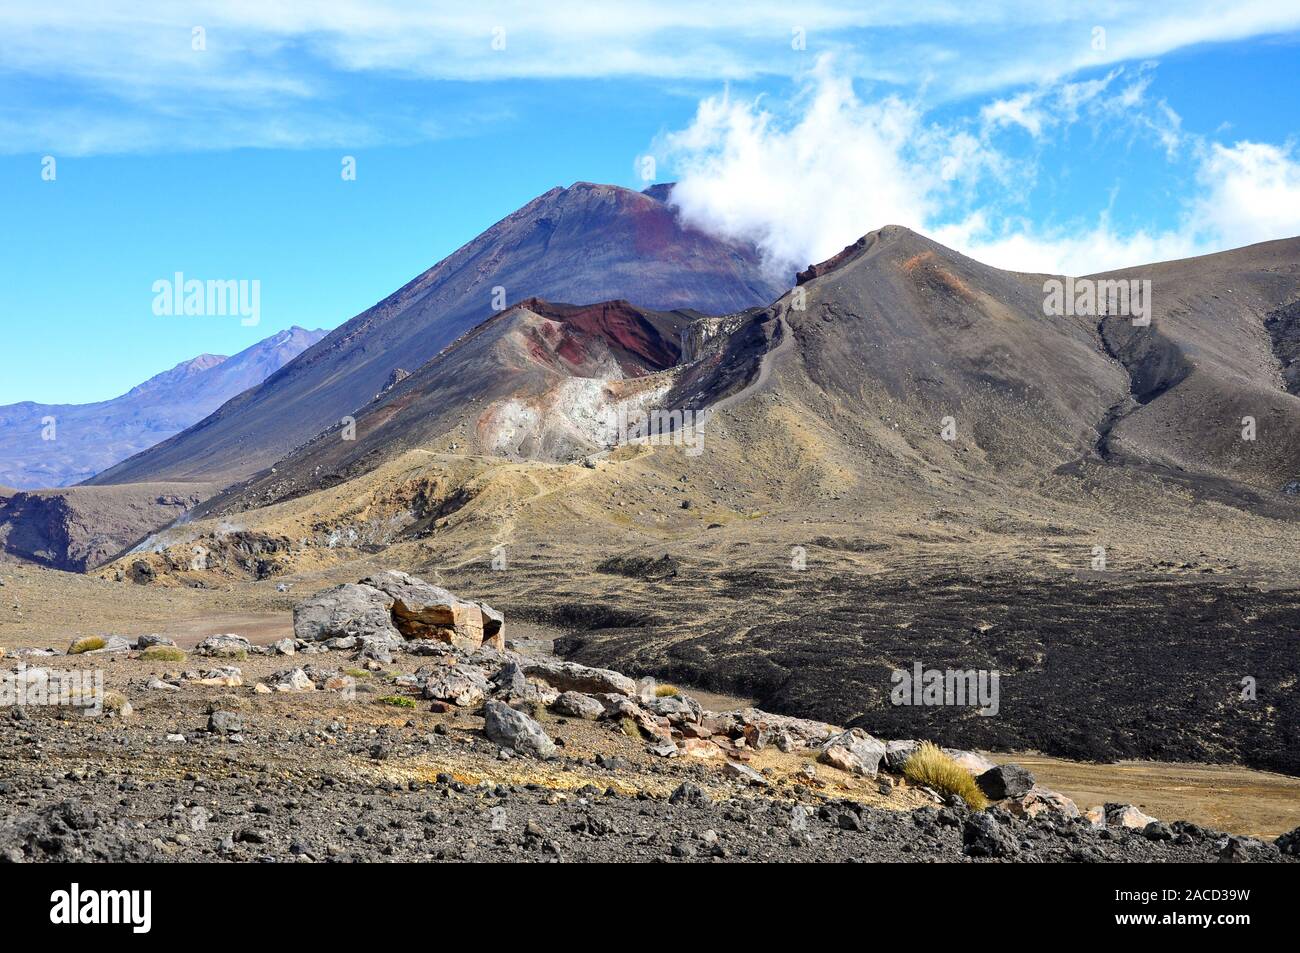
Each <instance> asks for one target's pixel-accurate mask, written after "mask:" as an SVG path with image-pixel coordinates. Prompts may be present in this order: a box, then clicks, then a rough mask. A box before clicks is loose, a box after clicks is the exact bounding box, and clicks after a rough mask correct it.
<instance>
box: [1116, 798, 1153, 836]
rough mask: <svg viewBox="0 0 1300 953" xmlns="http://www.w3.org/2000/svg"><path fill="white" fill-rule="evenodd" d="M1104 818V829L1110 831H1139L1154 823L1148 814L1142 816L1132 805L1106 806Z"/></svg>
mask: <svg viewBox="0 0 1300 953" xmlns="http://www.w3.org/2000/svg"><path fill="white" fill-rule="evenodd" d="M1105 816H1106V827H1108V828H1112V829H1115V828H1120V827H1127V828H1129V829H1130V830H1135V831H1140V830H1143V829H1145V828H1146V826H1147V825H1148V824H1150V823H1152V822H1153V821H1155V818H1154V817H1152V816H1151V815H1150V814H1143V813H1142V812H1141V811H1140V810H1138V809H1137V808H1136V807H1134V806H1133V805H1132V804H1107V805H1106V807H1105Z"/></svg>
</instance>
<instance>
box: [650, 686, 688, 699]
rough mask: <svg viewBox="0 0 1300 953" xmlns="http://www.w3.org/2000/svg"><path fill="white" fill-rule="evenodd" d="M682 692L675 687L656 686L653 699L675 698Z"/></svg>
mask: <svg viewBox="0 0 1300 953" xmlns="http://www.w3.org/2000/svg"><path fill="white" fill-rule="evenodd" d="M681 693H682V690H681V689H680V688H678V687H677V686H676V685H656V686H655V698H676V697H677V696H679V695H681Z"/></svg>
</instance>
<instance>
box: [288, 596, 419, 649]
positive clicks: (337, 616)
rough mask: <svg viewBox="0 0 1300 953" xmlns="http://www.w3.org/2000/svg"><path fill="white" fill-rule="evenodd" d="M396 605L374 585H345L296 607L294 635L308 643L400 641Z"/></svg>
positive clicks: (304, 601)
mask: <svg viewBox="0 0 1300 953" xmlns="http://www.w3.org/2000/svg"><path fill="white" fill-rule="evenodd" d="M392 605H393V600H392V597H391V596H388V595H387V594H385V593H383V592H381V591H380V590H378V589H376V588H375V587H374V586H367V585H364V584H363V585H355V584H353V583H344V584H343V585H341V586H334V587H333V588H332V589H326V590H324V591H322V592H318V593H316V594H315V595H314V596H311V597H310V598H308V599H305V600H303V601H302V602H300V603H298V604H297V605H296V606H294V609H293V634H294V635H295V636H296V637H298V638H299V639H302V640H303V641H304V642H324V641H326V640H328V639H347V638H378V639H382V640H384V641H390V642H400V641H402V637H401V635H400V633H398V631H397V629H396V628H394V627H393V620H392V614H391V611H390V610H391V608H392Z"/></svg>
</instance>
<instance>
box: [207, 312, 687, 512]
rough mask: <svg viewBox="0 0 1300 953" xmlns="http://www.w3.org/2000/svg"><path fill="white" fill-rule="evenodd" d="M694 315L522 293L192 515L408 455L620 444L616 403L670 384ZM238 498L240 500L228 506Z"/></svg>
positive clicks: (499, 453) (655, 393) (295, 491)
mask: <svg viewBox="0 0 1300 953" xmlns="http://www.w3.org/2000/svg"><path fill="white" fill-rule="evenodd" d="M704 319H706V316H705V315H703V314H701V313H699V312H698V311H685V310H678V311H652V310H649V309H644V308H638V307H636V306H634V305H632V304H629V303H628V302H626V301H606V302H600V303H597V304H592V305H570V304H557V303H552V302H548V301H545V300H543V299H541V298H528V299H526V300H524V301H521V302H519V303H518V304H516V305H513V306H511V307H509V308H507V309H505V310H504V311H502V312H500V313H499V314H496V315H494V316H492V317H491V318H489V319H488V320H486V321H484V322H483V323H482V324H480V325H479V326H478V327H476V328H474V329H473V330H472V331H469V332H467V333H466V334H464V335H462V336H461V337H460V338H459V339H457V340H456V341H455V342H454V343H453V344H451V345H450V346H449V347H447V348H446V349H444V350H443V351H442V352H441V353H440V354H438V355H437V356H436V357H435V358H433V359H432V360H431V361H429V362H427V363H426V364H424V365H423V366H422V367H420V368H419V369H417V370H416V371H415V372H414V373H411V374H407V375H405V376H403V377H401V378H400V379H398V380H396V381H395V382H393V384H392V386H388V387H385V389H384V390H383V391H382V392H381V393H380V394H379V395H377V396H376V397H375V399H374V400H373V401H372V402H371V403H369V404H368V405H366V406H365V407H363V408H361V409H359V410H358V411H357V412H356V416H355V418H353V419H352V420H351V421H350V422H348V423H345V424H341V425H339V426H336V427H331V428H330V429H328V430H326V431H324V432H323V433H321V434H319V435H318V436H317V437H315V438H314V439H312V440H310V441H308V442H307V443H306V444H304V445H303V446H301V447H299V448H298V449H296V450H295V451H294V452H293V453H291V454H289V455H288V456H287V457H285V458H284V459H282V460H280V461H278V462H277V464H276V466H275V467H274V470H273V471H271V472H267V473H264V474H260V475H258V476H257V477H255V478H254V479H252V480H251V481H249V482H248V483H247V484H241V485H238V486H236V487H233V488H232V489H231V491H230V492H229V493H227V494H224V495H222V496H221V497H220V498H219V499H214V500H213V501H211V503H210V504H209V505H207V506H205V507H203V509H202V510H200V511H199V512H198V513H196V514H195V515H196V516H202V515H203V514H204V513H207V512H212V511H218V510H221V509H224V508H227V507H230V506H232V505H234V506H235V508H237V509H247V508H249V507H250V506H257V505H263V504H265V503H266V502H269V501H271V500H279V499H284V498H287V497H292V496H297V495H300V494H301V493H303V492H308V491H310V490H314V489H320V488H321V487H323V486H332V485H336V484H338V483H340V482H343V481H345V480H347V479H349V478H350V477H352V476H356V475H359V474H362V473H366V472H369V471H370V470H373V469H374V468H375V467H377V466H378V465H380V464H381V463H383V462H384V461H387V460H391V459H393V458H395V457H399V456H401V455H402V454H404V453H407V452H409V451H411V450H422V451H432V450H443V449H446V450H449V451H455V450H460V451H462V452H477V453H485V454H489V455H492V456H495V457H502V458H504V459H534V460H574V459H577V458H579V457H582V456H584V455H586V454H588V453H591V452H593V451H599V450H605V449H609V448H610V447H612V446H614V445H615V444H616V443H617V442H618V434H617V433H616V429H617V427H616V425H617V420H618V410H619V408H623V409H624V410H625V411H628V412H630V414H631V415H633V416H635V415H636V413H637V411H638V410H639V409H640V408H641V407H643V406H645V405H647V404H649V403H652V402H655V401H656V399H657V398H660V397H662V395H663V394H664V393H665V392H666V391H667V390H668V388H669V386H670V385H671V383H672V376H671V374H667V375H666V374H664V373H662V372H666V371H668V370H669V369H670V368H673V367H674V366H675V365H677V364H678V362H679V360H680V359H681V341H682V338H683V336H684V334H685V332H686V331H687V329H688V328H690V327H691V326H692V325H693V324H694V323H695V322H697V321H700V320H704ZM236 500H237V501H238V503H237V505H236V504H235V501H236Z"/></svg>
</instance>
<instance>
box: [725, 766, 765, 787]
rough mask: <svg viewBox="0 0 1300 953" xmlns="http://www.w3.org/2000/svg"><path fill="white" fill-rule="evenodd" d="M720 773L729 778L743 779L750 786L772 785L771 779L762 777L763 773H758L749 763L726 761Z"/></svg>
mask: <svg viewBox="0 0 1300 953" xmlns="http://www.w3.org/2000/svg"><path fill="white" fill-rule="evenodd" d="M722 773H723V774H725V775H726V776H727V777H729V778H734V779H735V780H737V781H743V782H744V783H745V784H748V785H750V786H751V787H756V788H766V787H771V785H772V782H771V781H769V780H768V779H767V778H765V777H763V775H761V774H759V773H758V772H757V771H755V770H754V769H753V768H751V767H750V766H749V765H747V764H738V763H737V762H735V761H728V762H727V765H726V767H725V768H723V769H722Z"/></svg>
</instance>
